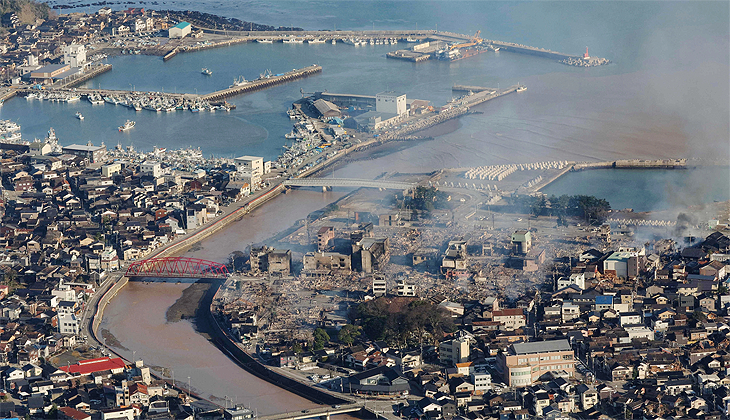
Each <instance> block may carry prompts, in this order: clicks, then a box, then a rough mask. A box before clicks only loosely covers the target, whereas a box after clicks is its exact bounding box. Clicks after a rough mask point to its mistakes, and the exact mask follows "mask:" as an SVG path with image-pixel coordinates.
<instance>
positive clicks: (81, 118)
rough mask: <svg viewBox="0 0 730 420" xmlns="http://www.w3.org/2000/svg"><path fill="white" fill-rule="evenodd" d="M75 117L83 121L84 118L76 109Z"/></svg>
mask: <svg viewBox="0 0 730 420" xmlns="http://www.w3.org/2000/svg"><path fill="white" fill-rule="evenodd" d="M76 118H78V119H80V120H81V121H83V120H84V114H82V113H80V112H78V111H77V112H76Z"/></svg>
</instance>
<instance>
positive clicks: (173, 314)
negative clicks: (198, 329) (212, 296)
mask: <svg viewBox="0 0 730 420" xmlns="http://www.w3.org/2000/svg"><path fill="white" fill-rule="evenodd" d="M210 287H211V283H207V282H206V283H199V282H196V283H193V284H191V285H190V287H188V288H187V289H185V290H183V294H182V296H181V297H180V299H178V300H176V301H175V303H173V304H172V306H170V307H169V308H167V312H166V313H165V319H166V320H167V322H178V321H181V320H183V319H197V315H198V312H199V310H200V307H201V306H200V305H201V302H202V300H203V297H204V296H205V294H206V293H207V292H208V289H209V288H210Z"/></svg>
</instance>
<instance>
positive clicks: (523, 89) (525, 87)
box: [517, 85, 527, 92]
mask: <svg viewBox="0 0 730 420" xmlns="http://www.w3.org/2000/svg"><path fill="white" fill-rule="evenodd" d="M526 90H527V86H524V85H520V86H518V87H517V92H524V91H526Z"/></svg>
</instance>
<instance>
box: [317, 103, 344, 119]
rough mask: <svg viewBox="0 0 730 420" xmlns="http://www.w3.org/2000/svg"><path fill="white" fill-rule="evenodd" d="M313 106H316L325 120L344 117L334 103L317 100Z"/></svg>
mask: <svg viewBox="0 0 730 420" xmlns="http://www.w3.org/2000/svg"><path fill="white" fill-rule="evenodd" d="M312 105H314V107H315V108H316V109H317V112H319V114H320V115H321V116H323V117H325V118H331V117H340V116H341V115H342V112H340V109H339V108H338V107H337V105H335V104H333V103H332V102H329V101H325V100H324V99H317V100H316V101H314V103H313V104H312Z"/></svg>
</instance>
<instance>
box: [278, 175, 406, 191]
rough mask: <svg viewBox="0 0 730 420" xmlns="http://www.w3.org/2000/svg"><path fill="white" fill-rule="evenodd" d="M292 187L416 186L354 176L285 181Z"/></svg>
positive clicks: (400, 188) (401, 187)
mask: <svg viewBox="0 0 730 420" xmlns="http://www.w3.org/2000/svg"><path fill="white" fill-rule="evenodd" d="M284 185H286V186H290V187H366V188H384V189H394V190H408V189H411V188H413V187H415V186H416V184H413V183H410V182H399V181H388V180H378V179H376V180H371V179H353V178H295V179H289V180H286V181H284Z"/></svg>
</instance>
